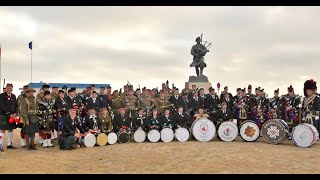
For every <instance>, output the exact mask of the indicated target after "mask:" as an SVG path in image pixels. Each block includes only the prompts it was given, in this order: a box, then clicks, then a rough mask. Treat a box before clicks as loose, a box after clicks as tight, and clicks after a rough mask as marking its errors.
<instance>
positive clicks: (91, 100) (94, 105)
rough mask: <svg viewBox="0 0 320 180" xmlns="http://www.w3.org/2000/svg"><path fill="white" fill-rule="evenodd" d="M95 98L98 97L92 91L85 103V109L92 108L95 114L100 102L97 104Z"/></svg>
mask: <svg viewBox="0 0 320 180" xmlns="http://www.w3.org/2000/svg"><path fill="white" fill-rule="evenodd" d="M97 97H98V95H97V92H96V91H92V94H91V96H90V98H89V99H87V101H86V107H88V108H94V110H95V111H96V112H99V109H100V102H99V99H98V98H97Z"/></svg>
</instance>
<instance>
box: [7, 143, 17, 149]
mask: <svg viewBox="0 0 320 180" xmlns="http://www.w3.org/2000/svg"><path fill="white" fill-rule="evenodd" d="M7 149H17V148H16V147H14V146H13V145H12V144H10V145H9V146H7Z"/></svg>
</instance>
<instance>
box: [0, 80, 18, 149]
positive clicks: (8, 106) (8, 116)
mask: <svg viewBox="0 0 320 180" xmlns="http://www.w3.org/2000/svg"><path fill="white" fill-rule="evenodd" d="M12 91H13V85H12V84H11V83H8V84H7V85H6V90H5V92H4V93H2V94H0V151H1V152H3V151H4V150H3V136H4V133H5V132H6V131H8V146H7V149H16V147H14V146H13V144H12V137H13V132H12V131H13V129H15V128H16V123H15V122H12V119H13V118H14V119H15V118H16V116H17V112H18V100H17V98H16V96H15V95H14V94H12ZM10 120H11V121H10Z"/></svg>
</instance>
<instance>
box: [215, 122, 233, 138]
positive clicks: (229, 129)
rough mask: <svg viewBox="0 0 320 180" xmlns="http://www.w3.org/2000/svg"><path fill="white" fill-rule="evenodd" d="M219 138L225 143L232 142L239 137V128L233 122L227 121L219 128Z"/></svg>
mask: <svg viewBox="0 0 320 180" xmlns="http://www.w3.org/2000/svg"><path fill="white" fill-rule="evenodd" d="M217 129H218V133H217V134H218V137H219V138H220V139H221V140H222V141H225V142H231V141H233V140H235V139H236V138H237V136H238V126H237V125H236V124H235V123H233V122H232V121H225V122H222V123H220V124H219V125H218V126H217Z"/></svg>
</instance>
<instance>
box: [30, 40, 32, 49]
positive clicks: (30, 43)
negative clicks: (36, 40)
mask: <svg viewBox="0 0 320 180" xmlns="http://www.w3.org/2000/svg"><path fill="white" fill-rule="evenodd" d="M29 49H31V50H32V41H31V42H29Z"/></svg>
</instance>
